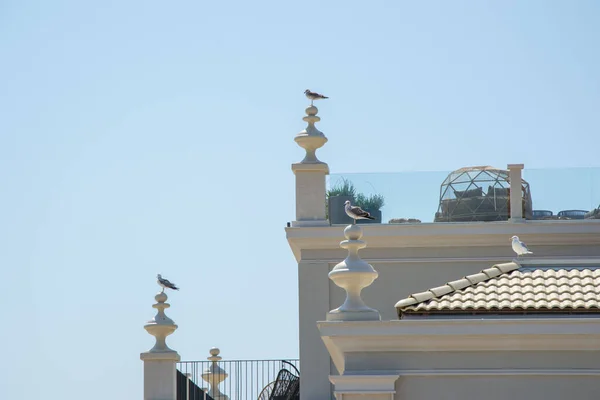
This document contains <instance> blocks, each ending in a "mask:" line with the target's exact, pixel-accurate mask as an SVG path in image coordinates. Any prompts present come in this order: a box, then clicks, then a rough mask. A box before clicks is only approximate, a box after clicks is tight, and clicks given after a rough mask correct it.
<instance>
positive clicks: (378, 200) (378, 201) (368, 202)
mask: <svg viewBox="0 0 600 400" xmlns="http://www.w3.org/2000/svg"><path fill="white" fill-rule="evenodd" d="M356 205H357V206H359V207H360V208H362V209H363V210H365V211H367V212H369V214H371V217H373V218H375V219H360V220H358V221H356V223H360V224H380V223H381V207H383V206H384V205H385V200H384V198H383V196H382V195H380V194H374V195H371V196H368V197H367V196H365V195H364V194H362V193H359V194H358V195H357V196H356Z"/></svg>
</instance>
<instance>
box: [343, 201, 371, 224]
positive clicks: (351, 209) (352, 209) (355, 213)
mask: <svg viewBox="0 0 600 400" xmlns="http://www.w3.org/2000/svg"><path fill="white" fill-rule="evenodd" d="M344 211H346V215H348V216H349V217H350V218H352V219H353V220H354V224H356V220H357V219H375V217H371V214H369V213H368V212H367V211H364V210H363V209H362V208H360V207H358V206H352V204H350V200H346V202H345V203H344Z"/></svg>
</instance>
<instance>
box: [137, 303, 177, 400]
mask: <svg viewBox="0 0 600 400" xmlns="http://www.w3.org/2000/svg"><path fill="white" fill-rule="evenodd" d="M154 299H155V300H156V304H154V305H152V307H154V308H155V309H157V310H158V312H157V313H156V315H155V316H154V318H152V319H151V320H150V321H148V322H147V323H146V325H144V329H146V331H148V333H149V334H151V335H152V336H154V338H155V339H156V343H154V347H152V348H151V349H150V350H148V351H146V352H144V353H142V354H140V358H141V359H142V361H143V362H144V400H155V399H161V400H163V399H164V400H177V370H176V368H175V366H176V364H177V363H178V362H179V360H180V357H179V354H177V352H176V351H175V350H173V349H170V348H169V346H167V343H166V339H167V336H169V335H170V334H172V333H173V332H175V329H177V325H175V323H174V322H173V320H172V319H171V318H169V317H167V316H166V315H165V309H167V308H169V307H170V305H169V303H166V301H167V295H166V294H165V293H164V292H160V293H158V294H157V295H156V296H154Z"/></svg>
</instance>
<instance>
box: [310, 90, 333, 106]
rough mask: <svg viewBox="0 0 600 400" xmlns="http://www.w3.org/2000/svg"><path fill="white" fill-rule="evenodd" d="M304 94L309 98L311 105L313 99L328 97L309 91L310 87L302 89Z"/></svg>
mask: <svg viewBox="0 0 600 400" xmlns="http://www.w3.org/2000/svg"><path fill="white" fill-rule="evenodd" d="M304 94H305V95H306V97H308V99H309V100H310V105H311V106H312V105H313V101H315V100H322V99H328V98H329V97H327V96H323V95H322V94H320V93H317V92H311V91H310V89H306V90H305V91H304Z"/></svg>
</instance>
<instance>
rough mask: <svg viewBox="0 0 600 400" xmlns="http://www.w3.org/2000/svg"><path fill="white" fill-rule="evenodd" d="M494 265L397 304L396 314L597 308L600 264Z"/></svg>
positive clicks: (599, 296) (599, 306)
mask: <svg viewBox="0 0 600 400" xmlns="http://www.w3.org/2000/svg"><path fill="white" fill-rule="evenodd" d="M518 268H519V265H518V264H516V263H506V264H498V265H495V266H494V267H492V268H488V269H485V270H483V271H481V272H479V273H477V274H473V275H469V276H466V277H464V278H462V279H459V280H457V281H453V282H448V283H447V284H446V285H444V286H440V287H437V288H433V289H430V290H428V291H426V292H421V293H417V294H414V295H411V296H409V297H408V298H406V299H403V300H400V301H399V302H398V303H396V308H397V309H398V312H399V313H413V314H419V313H432V312H453V311H454V312H461V311H462V312H465V311H467V312H474V311H492V312H498V311H516V310H551V309H557V310H566V311H578V310H595V311H598V312H600V268H592V269H536V270H519V269H518Z"/></svg>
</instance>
